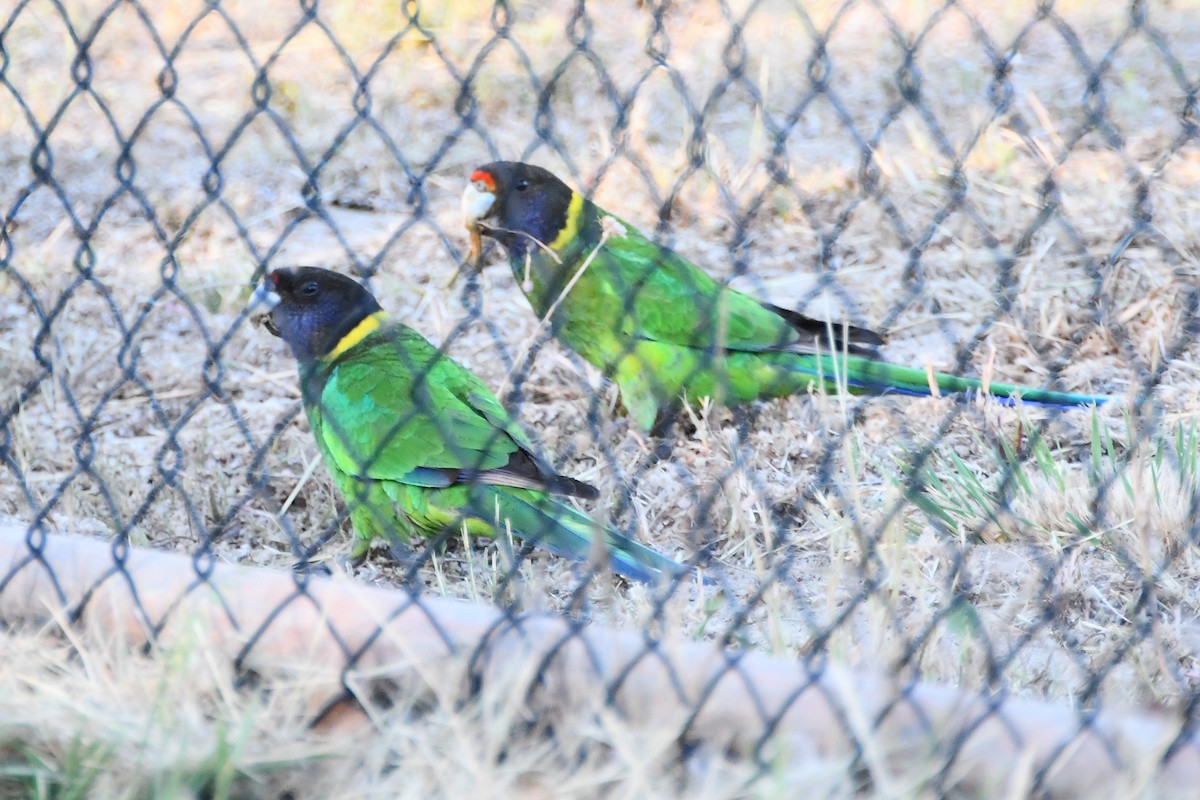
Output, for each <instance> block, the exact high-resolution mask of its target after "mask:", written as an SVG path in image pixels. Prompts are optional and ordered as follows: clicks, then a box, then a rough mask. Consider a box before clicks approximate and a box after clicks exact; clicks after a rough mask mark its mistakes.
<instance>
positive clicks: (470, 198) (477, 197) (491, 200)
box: [461, 181, 496, 269]
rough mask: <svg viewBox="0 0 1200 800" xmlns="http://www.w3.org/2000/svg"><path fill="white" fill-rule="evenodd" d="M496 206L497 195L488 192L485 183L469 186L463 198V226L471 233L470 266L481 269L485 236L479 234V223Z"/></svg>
mask: <svg viewBox="0 0 1200 800" xmlns="http://www.w3.org/2000/svg"><path fill="white" fill-rule="evenodd" d="M495 204H496V195H495V194H494V193H493V192H489V191H488V190H487V186H486V185H484V183H483V181H472V182H471V183H468V184H467V188H466V189H465V190H464V191H463V196H462V206H461V207H462V215H463V225H465V226H466V228H467V230H468V231H470V233H471V250H470V254H469V255H468V260H469V261H470V264H471V266H472V267H474V268H475V269H479V257H480V255H482V254H483V236H482V235H481V234H480V232H479V221H480V220H481V219H483V218H484V217H486V216H487V215H488V214H490V213H491V211H492V207H493V206H494V205H495Z"/></svg>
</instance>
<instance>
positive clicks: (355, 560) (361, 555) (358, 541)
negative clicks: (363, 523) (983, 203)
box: [347, 536, 371, 568]
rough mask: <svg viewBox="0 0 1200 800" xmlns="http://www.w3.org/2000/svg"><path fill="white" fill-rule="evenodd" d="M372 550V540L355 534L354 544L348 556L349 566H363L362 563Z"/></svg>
mask: <svg viewBox="0 0 1200 800" xmlns="http://www.w3.org/2000/svg"><path fill="white" fill-rule="evenodd" d="M370 552H371V540H370V539H363V538H360V537H358V536H355V537H354V546H353V547H351V548H350V555H349V556H348V557H347V562H348V564H349V566H350V567H351V568H354V567H359V566H362V563H363V562H364V561H366V560H367V556H368V555H369V554H370Z"/></svg>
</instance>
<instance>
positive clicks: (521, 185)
mask: <svg viewBox="0 0 1200 800" xmlns="http://www.w3.org/2000/svg"><path fill="white" fill-rule="evenodd" d="M516 188H517V191H518V192H523V191H525V190H526V189H528V188H529V181H527V180H525V179H524V178H522V179H521V180H519V181H517V187H516Z"/></svg>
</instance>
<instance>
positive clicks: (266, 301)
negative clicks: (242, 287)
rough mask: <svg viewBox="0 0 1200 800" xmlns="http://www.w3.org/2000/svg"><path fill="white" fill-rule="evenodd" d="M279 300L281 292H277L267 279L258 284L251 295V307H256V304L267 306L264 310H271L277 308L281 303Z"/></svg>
mask: <svg viewBox="0 0 1200 800" xmlns="http://www.w3.org/2000/svg"><path fill="white" fill-rule="evenodd" d="M279 300H280V297H279V294H278V293H276V291H275V290H274V289H272V288H271V287H270V286H268V285H267V282H266V281H263V282H262V283H260V284H259V285H258V288H257V289H255V290H254V294H252V295H250V307H251V308H254V307H255V306H266V308H265V309H263V310H264V311H271V310H273V309H274V308H275V306H277V305H279Z"/></svg>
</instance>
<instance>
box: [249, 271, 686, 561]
mask: <svg viewBox="0 0 1200 800" xmlns="http://www.w3.org/2000/svg"><path fill="white" fill-rule="evenodd" d="M258 298H259V299H260V300H261V301H262V302H264V303H266V305H267V306H268V307H270V312H269V314H268V316H267V318H266V327H267V328H268V330H270V331H271V332H272V333H274V334H275V335H277V336H279V337H281V338H282V339H283V340H284V341H285V342H286V343H287V344H288V346H289V347H290V348H291V351H292V353H293V355H295V357H296V359H297V360H298V361H299V369H300V385H301V391H302V395H303V400H304V410H305V412H306V413H307V415H308V421H309V424H310V425H311V427H312V432H313V436H314V437H315V438H316V440H317V447H318V448H319V449H320V451H321V455H322V456H323V457H324V460H325V464H326V466H328V468H329V471H330V472H331V473H332V474H333V477H334V480H335V481H336V482H337V485H338V488H339V489H340V490H341V493H342V496H343V498H345V501H346V503H347V506H348V508H349V510H350V520H351V522H352V523H353V526H354V532H355V538H356V541H355V544H354V547H353V550H352V553H351V557H352V559H354V560H355V561H359V560H361V559H362V558H364V557H365V556H366V554H367V550H368V549H369V547H370V544H371V541H372V539H374V537H376V536H382V537H385V539H388V540H390V541H393V542H395V541H399V542H407V541H408V540H409V539H410V538H411V537H413V536H427V537H431V538H432V537H437V536H438V535H439V534H442V533H444V532H450V533H454V532H455V531H457V530H459V529H460V528H461V526H462V525H463V524H465V525H466V527H467V530H468V531H469V532H470V533H471V534H473V535H476V536H496V535H497V531H499V532H500V533H501V534H502V535H503V533H504V532H505V531H506V529H507V530H511V531H512V534H513V535H514V536H516V537H518V538H524V539H529V540H532V541H536V542H540V543H541V544H543V545H545V546H547V547H548V548H550V549H551V550H554V551H556V552H558V553H561V554H563V555H568V556H573V557H575V558H580V559H586V558H588V557H589V555H591V554H592V553H593V547H594V545H593V538H594V536H596V535H597V534H599V535H601V536H602V537H603V548H604V551H605V553H606V554H607V556H608V559H609V561H610V563H611V565H612V568H613V570H614V571H616V572H618V573H620V574H622V575H625V576H626V577H629V578H633V579H636V580H641V581H654V580H656V579H658V578H659V577H660V576H662V575H674V574H678V573H681V572H682V571H684V569H683V567H682V566H681V565H679V564H677V563H676V562H674V561H672V560H670V559H669V558H667V557H665V556H663V555H660V554H659V553H657V552H655V551H654V550H651V549H650V548H648V547H645V546H644V545H641V544H639V543H638V542H635V541H633V540H632V539H630V538H628V537H626V536H622V535H621V534H619V533H616V532H615V531H612V530H609V529H606V528H604V527H602V526H600V525H598V524H597V523H596V522H595V521H593V520H592V519H591V518H590V517H588V516H587V515H585V514H583V513H582V512H580V511H576V510H575V509H573V508H571V507H570V506H568V505H565V504H564V503H562V502H560V501H558V500H556V499H554V498H553V497H552V495H556V494H557V495H565V496H570V497H581V498H586V499H594V498H595V497H596V496H597V492H596V489H595V488H594V487H592V486H590V485H588V484H586V483H583V482H581V481H577V480H575V479H573V478H568V477H565V476H562V475H558V474H556V473H555V472H554V470H553V469H552V468H551V467H550V466H549V465H548V464H546V463H545V462H544V461H542V460H541V459H539V458H538V457H537V456H535V455H534V453H533V449H532V445H531V443H530V440H529V439H528V437H527V436H526V435H525V433H524V432H523V431H522V430H521V429H520V428H519V427H518V426H517V424H516V423H515V422H514V421H513V419H512V418H511V417H510V416H509V414H508V413H507V412H506V411H505V410H504V407H503V406H501V404H500V401H499V400H497V399H496V397H495V395H493V394H492V392H491V391H489V390H488V388H487V386H485V385H484V383H483V381H481V380H480V379H479V378H478V377H477V376H476V375H475V374H474V373H473V372H471V371H470V370H468V369H466V368H465V367H463V366H462V365H460V364H458V363H457V362H456V361H454V360H452V359H451V358H449V357H448V356H446V355H443V354H442V353H441V352H439V351H438V349H437V348H436V347H434V346H433V345H432V344H430V343H429V342H428V341H427V340H426V339H425V338H424V337H422V336H421V335H420V334H419V333H417V332H416V331H414V330H413V329H412V328H409V327H407V326H406V325H402V324H400V323H398V322H393V321H389V320H388V319H387V317H386V316H385V315H384V312H383V311H382V309H381V308H380V306H379V303H378V302H376V300H375V298H374V297H373V296H372V295H371V293H370V292H368V291H367V290H366V289H365V288H363V287H362V286H360V285H359V284H358V283H357V282H356V281H354V280H352V279H350V278H348V277H346V276H344V275H340V274H338V273H336V272H331V271H329V270H325V269H318V268H315V267H299V268H294V269H277V270H275V271H274V272H271V273H270V274H269V275H268V276H267V277H266V278H265V279H264V282H263V285H262V288H261V289H260V290H259V293H258ZM498 526H499V527H498Z"/></svg>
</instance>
